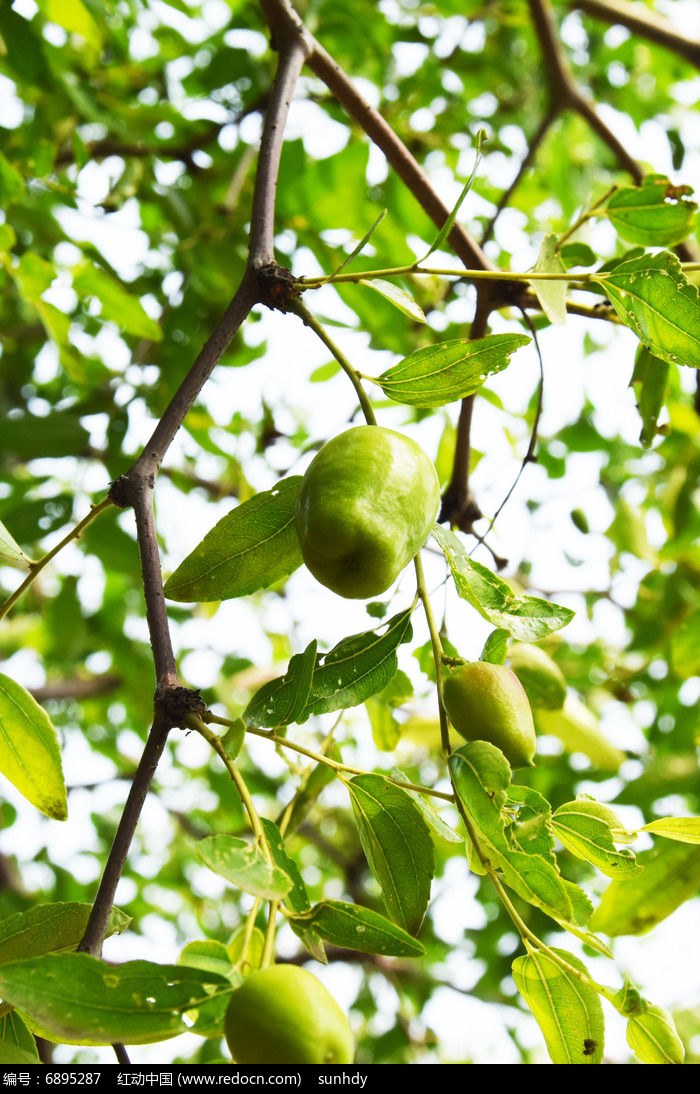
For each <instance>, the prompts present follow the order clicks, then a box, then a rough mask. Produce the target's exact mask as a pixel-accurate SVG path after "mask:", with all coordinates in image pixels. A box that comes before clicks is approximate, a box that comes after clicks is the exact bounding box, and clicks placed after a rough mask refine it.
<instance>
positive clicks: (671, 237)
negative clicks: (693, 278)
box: [601, 175, 697, 247]
mask: <svg viewBox="0 0 700 1094" xmlns="http://www.w3.org/2000/svg"><path fill="white" fill-rule="evenodd" d="M692 192H693V191H692V189H691V187H690V186H674V185H673V183H672V182H669V180H668V179H667V178H666V176H665V175H647V176H646V178H645V179H643V180H642V184H641V186H621V187H620V188H619V189H618V190H616V191H615V193H614V194H613V195H612V197H610V198H609V199H608V202H607V204H606V206H605V213H606V214H607V217H608V219H609V220H610V221H611V223H612V224H613V225H614V226H615V228H616V229H617V231H618V232H619V233H620V235H621V236H622V238H623V239H626V240H628V241H629V242H630V243H639V244H641V246H642V247H672V246H673V245H674V243H680V242H681V240H683V239H686V238H687V237H688V236H689V235H690V233H691V232H692V230H693V222H694V220H695V213H696V211H697V205H696V204H695V202H694V201H690V199H689V195H690V194H692ZM601 211H602V210H601Z"/></svg>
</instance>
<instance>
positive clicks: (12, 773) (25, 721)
mask: <svg viewBox="0 0 700 1094" xmlns="http://www.w3.org/2000/svg"><path fill="white" fill-rule="evenodd" d="M0 771H1V772H2V774H3V775H4V776H5V777H6V778H7V779H9V780H10V782H11V783H12V784H13V785H14V786H16V787H17V789H18V790H19V792H20V794H23V795H24V797H25V798H26V799H27V801H29V802H31V804H32V805H34V806H36V808H37V809H38V810H40V812H42V813H45V814H46V816H47V817H52V818H53V819H54V820H66V818H67V816H68V803H67V800H66V787H65V783H64V781H63V770H62V767H61V754H60V751H59V747H58V738H57V736H56V730H55V729H54V726H53V723H52V722H51V719H50V718H49V716H48V714H47V713H46V711H45V710H44V708H43V707H40V706H39V704H38V703H37V701H36V699H34V698H33V696H31V695H30V694H29V692H28V691H26V689H25V688H23V687H22V686H21V685H20V684H17V683H15V681H14V680H11V679H10V677H9V676H3V675H2V674H0Z"/></svg>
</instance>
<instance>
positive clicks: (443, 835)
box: [391, 767, 464, 843]
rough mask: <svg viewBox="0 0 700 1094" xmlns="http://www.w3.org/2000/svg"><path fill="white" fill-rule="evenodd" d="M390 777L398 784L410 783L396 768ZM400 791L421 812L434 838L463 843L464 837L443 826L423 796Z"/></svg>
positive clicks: (430, 804)
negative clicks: (410, 799) (408, 795)
mask: <svg viewBox="0 0 700 1094" xmlns="http://www.w3.org/2000/svg"><path fill="white" fill-rule="evenodd" d="M391 777H392V779H398V780H399V782H409V781H410V780H409V779H407V778H406V776H405V775H404V773H403V771H400V770H399V768H398V767H394V768H392V772H391ZM402 789H404V790H405V791H406V793H407V794H410V796H411V797H412V798H413V800H414V802H415V803H416V805H417V806H418V808H419V809H420V811H421V814H422V816H423V820H424V821H425V823H426V824H427V825H428V828H432V830H433V832H434V833H435V835H436V836H439V837H440V839H444V840H447V842H448V843H462V842H463V840H464V837H463V836H460V834H459V832H455V830H454V828H450V826H449V824H445V822H444V820H443V819H442V817H441V816H440V814H439V813H438V812H437V810H436V809H434V808H433V805H432V803H431V802H430V801H429V800H428V798H427V797H426V796H425V795H424V794H420V793H419V792H418V791H417V790H409V789H408V787H403V788H402Z"/></svg>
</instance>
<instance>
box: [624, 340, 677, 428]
mask: <svg viewBox="0 0 700 1094" xmlns="http://www.w3.org/2000/svg"><path fill="white" fill-rule="evenodd" d="M669 368H670V365H669V363H668V361H662V360H661V358H660V357H655V356H654V354H653V353H651V352H650V351H649V350H648V349H647V348H646V347H645V346H640V347H639V349H638V350H637V355H636V357H635V359H634V372H633V373H632V379H631V380H630V386H631V387H633V388H634V389H635V393H636V397H637V409H638V410H639V414H640V417H641V419H642V431H641V433H640V434H639V441H640V444H641V445H642V447H643V448H649V447H650V445H651V443H652V441H653V440H654V437H655V436H656V434H657V432H658V429H657V426H658V421H659V415H660V413H661V411H662V410H663V406H664V402H665V399H666V389H667V387H668V373H669Z"/></svg>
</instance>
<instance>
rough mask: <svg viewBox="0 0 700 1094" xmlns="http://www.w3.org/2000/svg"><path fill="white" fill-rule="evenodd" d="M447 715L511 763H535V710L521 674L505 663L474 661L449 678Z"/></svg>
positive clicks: (466, 736) (465, 734) (460, 729)
mask: <svg viewBox="0 0 700 1094" xmlns="http://www.w3.org/2000/svg"><path fill="white" fill-rule="evenodd" d="M442 696H443V701H444V704H445V710H446V711H447V716H448V718H449V719H450V721H451V722H452V725H453V726H454V727H455V729H456V730H457V732H458V733H461V735H462V736H463V737H464V739H465V740H467V741H489V742H490V743H491V744H492V745H495V746H496V747H497V748H500V750H501V752H502V753H503V755H504V756H505V758H506V759H507V760H508V763H509V764H510V766H511V767H533V766H534V764H533V756H534V755H535V748H536V747H537V739H536V737H535V726H534V722H533V719H532V710H531V709H530V704H529V702H528V698H527V695H526V694H525V690H524V688H523V686H522V684H521V683H520V681H519V680H518V678H517V676H516V675H515V673H514V672H512V671H511V670H510V669H508V668H506V667H505V665H492V664H490V663H489V662H487V661H473V662H471V663H469V664H466V665H462V666H461V668H459V669H457V671H456V672H453V673H452V675H451V676H448V677H447V679H446V680H445V683H444V685H443V689H442Z"/></svg>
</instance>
